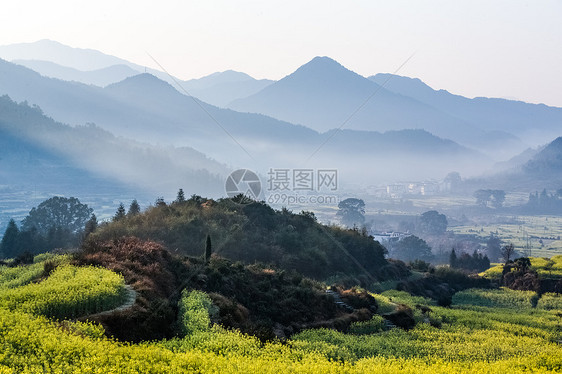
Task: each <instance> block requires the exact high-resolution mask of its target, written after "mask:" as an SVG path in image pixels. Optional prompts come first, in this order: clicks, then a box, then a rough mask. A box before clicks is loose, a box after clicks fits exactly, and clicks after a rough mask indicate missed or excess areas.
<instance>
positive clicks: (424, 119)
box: [229, 57, 484, 141]
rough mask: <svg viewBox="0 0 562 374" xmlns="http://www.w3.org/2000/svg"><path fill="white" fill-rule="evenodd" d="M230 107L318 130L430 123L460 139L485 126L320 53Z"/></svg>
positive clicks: (384, 128)
mask: <svg viewBox="0 0 562 374" xmlns="http://www.w3.org/2000/svg"><path fill="white" fill-rule="evenodd" d="M229 107H230V108H232V109H235V110H238V111H245V112H254V113H262V114H266V115H270V116H273V117H275V118H280V119H282V120H285V121H289V122H293V123H300V124H303V125H305V126H309V127H311V128H313V129H315V130H317V131H327V130H330V129H335V128H339V127H341V126H344V127H345V128H347V129H354V130H367V131H389V130H401V129H407V128H417V129H425V130H427V131H429V132H431V133H433V134H435V135H437V136H441V137H445V138H449V139H453V140H456V141H459V140H462V141H466V140H467V139H469V140H470V139H473V138H475V137H477V136H480V135H482V134H484V131H483V130H481V129H479V128H477V127H475V126H472V125H470V124H468V123H465V122H464V121H462V120H460V119H458V118H455V117H453V116H449V115H447V114H445V113H443V112H440V111H438V110H436V109H435V108H433V107H431V106H429V105H426V104H424V103H421V102H419V101H416V100H414V99H412V98H409V97H406V96H402V95H398V94H395V93H392V92H390V91H388V90H386V89H385V88H382V87H381V86H379V85H378V84H376V83H374V82H372V81H370V80H368V79H366V78H364V77H362V76H361V75H359V74H356V73H354V72H352V71H350V70H348V69H346V68H345V67H343V66H342V65H340V64H339V63H337V62H336V61H334V60H332V59H330V58H328V57H315V58H314V59H312V60H311V61H310V62H308V63H307V64H305V65H303V66H301V67H300V68H298V69H297V70H296V71H295V72H294V73H292V74H290V75H288V76H286V77H285V78H283V79H281V80H280V81H278V82H275V83H273V84H271V85H269V86H267V87H266V88H264V89H263V90H261V91H260V92H258V93H256V94H254V95H252V96H249V97H247V98H244V99H239V100H235V101H233V102H232V103H231V104H230V105H229Z"/></svg>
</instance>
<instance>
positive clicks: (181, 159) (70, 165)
mask: <svg viewBox="0 0 562 374" xmlns="http://www.w3.org/2000/svg"><path fill="white" fill-rule="evenodd" d="M0 133H1V134H2V138H1V139H2V143H4V144H3V145H4V147H2V153H1V154H0V157H1V160H0V163H1V164H2V167H1V168H0V169H1V170H2V172H3V173H4V174H2V177H3V180H2V182H0V184H2V185H11V186H17V185H24V186H26V187H25V188H30V185H35V186H36V187H38V188H42V189H43V192H50V193H53V192H54V191H52V190H50V188H51V187H52V186H56V189H59V191H61V190H64V189H66V188H69V187H71V188H72V190H73V191H76V190H78V191H82V192H83V193H91V192H92V190H99V189H103V188H104V186H110V188H109V189H110V190H113V189H115V188H117V187H119V186H120V187H122V188H126V189H127V190H129V191H137V192H139V193H150V194H156V193H160V194H168V195H169V194H173V193H174V192H175V191H176V190H177V188H179V187H181V186H184V187H185V188H186V189H189V190H190V191H194V192H195V191H197V193H203V192H206V193H210V192H212V193H214V194H216V195H219V194H220V193H221V192H222V178H224V176H225V175H226V174H227V169H226V168H225V167H224V166H223V165H221V164H218V163H217V162H215V161H212V160H210V159H208V158H206V157H205V156H204V155H203V154H201V153H200V152H197V151H195V150H193V149H189V148H186V147H184V148H171V147H158V146H150V145H147V144H142V143H139V142H135V141H132V140H126V139H124V138H117V137H115V136H114V135H112V134H111V133H109V132H107V131H104V130H102V129H100V128H99V127H97V126H95V125H93V124H89V125H86V126H78V127H71V126H68V125H65V124H62V123H59V122H56V121H54V120H53V119H51V118H49V117H46V116H45V115H44V114H43V112H42V111H41V109H40V108H38V107H30V106H29V105H28V104H27V103H20V104H17V103H15V102H14V101H12V100H11V99H10V98H9V97H8V96H1V97H0ZM96 179H99V180H103V181H105V183H94V181H95V180H96ZM107 181H110V182H109V183H107ZM46 189H47V190H48V191H46ZM213 191H214V192H213ZM59 193H62V192H59ZM216 195H215V196H216Z"/></svg>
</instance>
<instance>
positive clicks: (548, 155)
mask: <svg viewBox="0 0 562 374" xmlns="http://www.w3.org/2000/svg"><path fill="white" fill-rule="evenodd" d="M523 170H524V171H525V172H526V173H527V174H531V175H537V176H541V177H543V178H544V177H547V176H560V175H562V137H558V138H556V139H554V140H553V141H552V142H551V143H550V144H548V145H547V146H546V147H544V148H543V149H542V150H541V151H540V152H539V153H537V154H536V155H534V156H533V157H532V158H531V159H530V160H529V161H528V162H527V163H526V164H525V165H524V166H523Z"/></svg>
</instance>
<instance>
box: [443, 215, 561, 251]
mask: <svg viewBox="0 0 562 374" xmlns="http://www.w3.org/2000/svg"><path fill="white" fill-rule="evenodd" d="M508 219H511V220H513V221H514V222H515V221H518V222H519V223H513V224H509V223H504V224H494V223H491V224H485V225H468V226H455V227H449V230H451V231H453V232H454V233H455V234H466V235H475V236H477V237H479V238H481V239H482V240H486V238H488V237H489V236H490V234H494V235H496V236H498V237H499V238H500V239H501V240H502V241H504V242H507V243H513V245H514V246H515V249H516V250H517V251H518V252H521V253H523V254H525V255H527V256H534V257H552V256H555V255H559V254H562V240H560V238H561V237H562V217H555V216H514V217H505V220H508ZM552 238H554V239H552ZM539 240H542V243H540V242H539Z"/></svg>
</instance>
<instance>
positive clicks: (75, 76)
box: [12, 60, 140, 87]
mask: <svg viewBox="0 0 562 374" xmlns="http://www.w3.org/2000/svg"><path fill="white" fill-rule="evenodd" d="M12 62H13V63H15V64H18V65H22V66H25V67H27V68H29V69H31V70H34V71H36V72H38V73H39V74H41V75H43V76H45V77H49V78H57V79H61V80H65V81H75V82H81V83H85V84H93V85H95V86H99V87H105V86H107V85H108V84H111V83H115V82H119V81H122V80H123V79H125V78H128V77H131V76H133V75H137V74H140V71H137V70H135V69H133V68H131V67H130V66H127V65H123V64H121V65H111V66H108V67H104V68H101V69H97V70H89V71H83V70H78V69H74V68H71V67H67V66H62V65H58V64H55V63H54V62H51V61H42V60H13V61H12Z"/></svg>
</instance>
